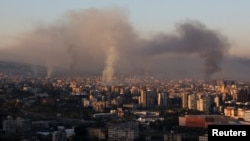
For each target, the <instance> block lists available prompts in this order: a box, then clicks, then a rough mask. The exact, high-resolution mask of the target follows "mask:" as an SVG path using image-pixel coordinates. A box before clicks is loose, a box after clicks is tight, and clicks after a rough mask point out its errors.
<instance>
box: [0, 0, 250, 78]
mask: <svg viewBox="0 0 250 141" xmlns="http://www.w3.org/2000/svg"><path fill="white" fill-rule="evenodd" d="M249 5H250V1H247V0H242V1H235V0H219V1H218V0H212V1H211V0H210V1H201V0H188V1H180V0H179V1H178V0H172V1H170V0H157V1H153V0H79V1H69V0H53V1H50V0H43V1H38V0H36V1H35V0H23V1H14V0H8V1H3V0H2V1H0V20H1V22H0V49H1V48H2V49H6V48H7V51H6V50H4V51H6V52H4V53H2V54H1V53H0V55H1V56H0V59H2V58H4V59H5V60H6V58H7V59H10V60H15V59H16V58H15V59H13V58H11V57H10V56H8V53H10V52H11V51H12V52H13V50H11V49H10V48H14V49H15V47H18V48H19V49H20V47H23V48H24V50H25V52H22V51H21V50H18V48H16V49H15V50H17V51H16V52H15V51H14V52H15V53H14V54H13V55H16V56H17V58H18V57H19V58H18V59H23V60H25V61H26V62H27V61H29V60H32V59H30V58H28V57H27V58H26V57H25V56H29V57H31V58H32V57H33V58H34V56H39V55H40V54H39V53H42V52H43V53H45V54H51V55H50V56H53V55H55V54H58V56H59V57H58V58H60V55H61V57H64V54H63V51H61V52H58V50H57V49H58V48H57V47H58V46H67V47H64V48H63V49H65V50H66V51H67V53H68V59H67V60H66V61H68V63H69V66H70V67H72V66H73V65H76V64H72V62H77V64H78V65H79V63H80V62H83V63H84V61H82V60H86V58H88V57H91V55H96V56H98V57H99V58H98V57H96V58H93V60H92V61H93V62H95V61H96V62H95V63H96V64H99V65H98V66H99V67H100V68H99V69H104V70H103V73H105V71H108V72H112V73H115V72H116V71H117V70H119V71H121V70H123V69H124V68H123V67H124V66H126V65H128V64H129V66H130V67H131V68H136V69H139V70H140V69H142V68H139V67H138V64H134V65H131V64H130V63H129V62H128V61H123V60H122V59H121V57H117V55H119V56H120V55H121V54H120V53H121V52H126V51H127V53H128V54H129V55H131V54H132V49H130V48H128V47H127V46H137V47H138V48H135V49H133V50H135V51H133V52H136V51H137V52H136V53H141V54H140V55H138V56H140V57H138V58H133V59H135V60H136V61H138V60H140V59H141V60H143V61H145V58H146V57H144V56H145V55H152V58H153V59H152V58H151V59H150V61H149V62H151V63H152V64H154V63H156V62H158V63H159V62H161V63H162V62H166V64H165V65H163V66H153V65H152V64H144V65H145V66H144V68H143V70H144V71H145V70H147V68H150V67H151V66H153V67H154V68H159V69H160V67H162V68H165V69H166V68H168V69H169V64H168V63H170V62H173V60H174V59H175V58H174V57H172V58H171V57H170V58H169V57H168V58H167V59H166V58H164V57H163V56H162V55H160V54H161V52H167V53H169V52H170V53H169V54H171V55H172V54H178V55H179V54H188V53H191V54H193V53H194V54H196V53H197V54H198V55H199V56H200V57H201V58H202V59H204V60H205V63H204V64H205V66H206V67H205V68H203V69H201V67H199V65H194V64H193V65H191V66H192V67H193V68H197V70H199V72H202V70H203V71H204V69H205V73H215V72H218V71H219V70H222V72H224V74H231V73H232V72H233V71H235V70H234V69H235V68H233V67H232V61H231V63H229V62H230V61H229V62H226V63H225V64H228V65H226V66H224V67H223V68H221V67H220V66H219V64H218V63H220V62H221V61H222V60H223V58H224V55H225V54H224V52H226V51H225V50H226V48H227V47H226V46H227V45H226V44H227V43H228V44H230V47H228V48H229V49H228V52H229V54H231V55H233V56H237V57H242V58H243V59H242V58H241V59H238V58H237V59H236V60H241V61H240V62H241V63H244V64H245V65H246V64H248V58H247V57H248V56H249V55H250V54H249V53H250V48H249V44H250V42H249V39H248V37H249V36H250V27H249V25H250V20H249V18H248V17H249V13H250V8H249ZM93 8H94V9H114V8H115V9H116V10H111V11H109V10H104V11H103V14H101V13H102V10H101V11H95V12H93V11H91V10H89V9H93ZM117 9H121V10H117ZM77 11H80V12H79V13H77ZM92 12H93V13H95V14H93V13H92ZM119 12H122V14H121V13H119ZM90 13H91V14H90ZM113 13H117V14H113ZM92 16H93V18H91V17H92ZM65 17H66V18H65ZM81 17H84V18H85V19H84V20H82V19H81ZM86 19H89V20H86ZM106 20H109V21H112V22H107V21H106ZM86 21H88V22H86ZM186 21H188V22H187V23H185V22H186ZM190 21H191V22H190ZM98 22H99V23H98ZM102 22H104V23H103V24H102ZM64 24H65V25H64ZM80 24H81V25H80ZM92 26H95V27H98V28H96V30H94V31H89V28H93V27H92ZM79 30H82V31H83V32H79ZM104 30H105V34H103V35H98V34H97V33H99V31H104ZM115 30H120V31H123V33H122V34H121V33H117V32H116V31H115ZM114 31H115V32H114ZM57 32H60V34H57ZM38 33H39V34H38ZM173 33H174V34H173ZM61 34H62V35H63V36H61ZM193 34H194V35H193ZM196 34H197V35H196ZM86 35H89V36H88V37H87V36H86ZM94 35H95V36H94ZM96 35H97V36H96ZM199 35H200V36H201V41H200V42H197V43H196V44H190V45H187V46H188V48H189V47H190V48H189V49H191V51H187V50H185V49H184V50H183V49H181V47H182V46H184V45H183V44H185V45H186V44H187V43H189V42H190V41H192V40H193V39H192V38H190V37H196V36H197V37H199ZM221 35H222V37H223V39H222V38H221ZM107 36H108V37H107ZM82 37H84V38H85V40H86V41H85V40H83V41H81V40H82ZM91 37H93V38H96V40H98V41H100V42H102V43H103V44H106V45H108V46H116V45H119V46H121V47H119V48H116V47H109V48H105V47H103V50H108V51H106V56H105V55H103V56H102V55H100V54H97V53H96V51H97V50H98V51H100V48H101V47H96V46H100V45H99V44H97V43H94V42H91V41H90V40H92V38H91ZM113 37H115V39H113ZM144 37H146V38H145V39H143V41H142V40H140V38H144ZM205 37H206V38H205ZM207 37H210V38H209V39H207ZM224 37H225V38H226V41H224ZM87 38H89V40H87ZM110 38H112V39H110ZM49 39H54V40H53V42H52V41H49ZM65 39H69V40H68V41H65ZM104 40H105V41H104ZM121 40H122V41H121ZM73 42H74V43H73ZM128 42H129V43H128ZM211 42H212V43H211ZM41 44H43V45H41ZM65 44H67V45H65ZM103 44H102V45H103ZM207 44H209V45H210V44H211V45H213V46H215V47H214V48H212V49H211V50H207V51H204V52H203V50H206V49H207V48H206V47H201V46H206V45H207ZM45 45H48V46H57V47H54V48H53V49H54V50H56V51H54V54H53V49H51V51H49V52H46V51H47V50H46V49H48V48H46V47H44V46H45ZM34 46H38V47H37V48H38V49H37V50H39V51H38V52H37V54H36V53H34V54H32V53H33V52H35V51H33V52H32V53H31V52H29V51H28V50H32V49H31V47H34ZM79 46H85V47H82V48H81V49H79V48H80V47H79ZM86 46H92V49H89V48H87V49H89V52H88V53H86V55H85V58H84V57H80V55H77V53H79V52H78V51H86ZM141 46H146V47H145V48H144V49H143V51H142V50H141V49H140V47H141ZM149 46H156V47H155V48H150V47H149ZM163 46H164V47H165V46H166V47H165V48H163ZM175 46H176V47H177V48H174V47H175ZM122 47H123V48H126V49H121V48H122ZM216 47H218V48H216ZM41 48H44V49H43V50H42V49H41ZM93 48H94V49H93ZM8 49H9V50H8ZM61 49H62V48H61ZM194 49H196V50H194ZM103 50H102V51H103ZM124 50H125V51H124ZM18 51H19V52H20V54H18V53H19V52H18ZM215 51H216V52H217V51H218V52H219V53H217V54H216V53H215V57H214V58H216V59H218V62H215V60H213V59H214V58H212V57H211V56H210V54H213V53H214V52H215ZM2 52H3V51H2ZM91 53H92V54H91ZM111 54H116V55H111ZM4 55H5V56H4ZM88 55H89V56H88ZM134 55H135V54H134ZM131 56H132V55H131ZM122 57H128V56H125V55H124V56H122ZM165 57H166V56H165ZM128 58H129V59H131V57H128ZM162 58H164V59H162ZM45 59H48V60H46V61H44V60H41V59H37V60H35V59H34V62H29V63H37V62H39V63H40V64H41V63H42V64H46V65H47V66H48V67H49V68H50V67H51V66H53V67H54V65H55V64H56V65H58V64H60V59H58V61H55V63H52V64H48V62H50V60H51V59H52V58H50V57H46V58H45ZM157 59H159V60H157ZM189 59H190V60H189ZM55 60H56V59H55ZM79 60H81V61H79ZM98 60H105V61H104V62H103V63H100V62H99V61H98ZM114 60H119V61H120V62H119V61H118V62H114ZM141 60H140V61H138V62H137V63H140V64H141V63H142V62H143V61H141ZM183 60H185V61H186V60H189V61H190V62H192V61H193V58H192V57H190V56H189V57H188V59H187V58H184V59H183ZM32 61H33V60H32ZM130 61H131V60H130ZM154 61H155V62H154ZM178 61H179V62H178ZM178 61H177V62H178V64H174V65H175V67H176V68H179V67H183V66H184V68H189V67H190V66H187V65H186V62H185V61H180V60H178ZM110 62H111V63H110ZM85 63H86V62H85ZM197 63H198V64H199V61H198V62H197ZM234 63H235V62H234ZM100 64H102V65H103V66H102V65H100ZM117 64H119V65H120V66H119V65H117ZM121 64H123V67H121ZM125 64H126V65H125ZM92 65H93V64H89V66H88V68H89V70H95V69H98V67H95V66H94V65H93V66H92ZM234 65H235V64H234ZM197 66H198V67H197ZM202 66H204V65H202ZM236 66H237V65H236ZM239 66H240V64H239ZM74 67H76V66H74ZM237 67H238V66H237ZM244 67H246V66H244ZM105 68H106V70H105ZM110 68H113V69H115V68H116V69H115V70H112V69H110ZM117 68H119V69H117ZM225 68H226V69H227V71H225ZM247 69H248V68H247ZM132 70H133V69H132ZM127 71H131V70H127ZM178 71H179V72H180V74H181V73H183V69H178ZM178 71H177V72H178ZM174 72H176V70H175V69H173V70H172V71H170V72H169V73H174ZM187 72H191V73H190V75H191V74H192V75H193V74H195V73H196V72H195V71H194V72H193V71H192V70H187ZM244 72H247V71H246V70H244ZM234 75H235V76H237V74H234ZM106 79H107V78H106Z"/></svg>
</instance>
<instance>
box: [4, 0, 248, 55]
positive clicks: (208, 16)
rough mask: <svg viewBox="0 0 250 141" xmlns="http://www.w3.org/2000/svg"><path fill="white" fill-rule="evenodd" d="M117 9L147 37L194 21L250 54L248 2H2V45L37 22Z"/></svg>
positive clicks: (240, 50)
mask: <svg viewBox="0 0 250 141" xmlns="http://www.w3.org/2000/svg"><path fill="white" fill-rule="evenodd" d="M114 6H118V7H121V8H124V9H125V10H127V12H128V18H129V20H130V21H131V23H132V24H133V26H134V27H135V28H136V30H139V31H143V32H142V33H144V34H146V33H148V32H164V31H166V32H168V31H172V30H174V26H175V23H178V22H180V21H182V20H186V19H191V20H197V21H200V22H202V23H203V24H205V25H206V26H207V27H208V28H211V29H218V30H220V32H221V33H222V34H224V35H226V36H227V37H228V38H229V39H230V41H231V42H232V43H233V45H234V46H233V47H232V49H231V52H233V53H234V54H244V55H247V53H246V52H247V51H249V50H248V48H249V44H250V42H249V39H248V37H249V36H250V27H249V25H250V19H249V15H250V1H247V0H241V1H236V0H210V1H205V0H203V1H202V0H186V1H181V0H179V1H178V0H157V1H156V0H155V1H153V0H75V1H72V0H71V1H70V0H42V1H41V0H40V1H39V0H15V1H14V0H0V19H1V22H0V41H1V42H2V43H4V42H7V41H9V40H8V39H9V37H10V36H14V35H16V34H17V33H18V32H20V31H24V30H27V29H28V28H30V27H31V26H32V24H34V23H36V22H44V23H47V22H49V23H50V22H52V23H53V21H56V20H57V19H59V18H61V17H62V16H63V14H65V13H66V12H67V11H70V10H78V9H87V8H93V7H95V8H104V7H114ZM0 44H1V43H0ZM0 46H1V45H0Z"/></svg>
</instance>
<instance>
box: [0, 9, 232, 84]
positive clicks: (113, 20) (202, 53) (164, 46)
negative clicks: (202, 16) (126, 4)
mask: <svg viewBox="0 0 250 141" xmlns="http://www.w3.org/2000/svg"><path fill="white" fill-rule="evenodd" d="M166 18H167V17H166ZM15 41H18V42H17V44H16V45H15V46H10V47H8V48H5V49H1V51H0V52H1V53H0V59H1V60H10V61H19V62H24V63H29V64H32V65H34V66H35V65H44V66H46V67H47V70H48V77H51V75H52V74H53V71H55V70H69V71H70V72H74V71H85V72H91V73H98V74H101V75H102V76H103V82H104V83H109V82H111V81H112V78H113V76H114V75H115V74H133V73H139V74H143V73H145V72H150V73H165V74H166V75H172V74H173V72H175V73H177V74H175V75H181V73H184V71H183V70H180V69H179V68H178V67H179V66H178V65H180V64H182V65H181V66H185V67H186V68H188V69H191V68H192V69H193V70H185V71H186V72H192V73H197V72H201V70H199V69H200V67H199V66H200V65H202V64H201V63H203V64H204V65H203V66H204V69H203V75H205V77H210V76H211V75H212V74H214V73H216V72H218V71H220V69H221V68H220V62H221V61H222V59H223V57H224V55H225V53H226V51H227V50H228V48H229V43H228V42H227V40H226V39H225V37H223V36H222V35H220V34H219V33H217V32H216V31H214V30H210V29H207V28H206V27H205V26H204V25H203V24H201V23H199V22H196V21H187V22H184V23H180V24H178V25H177V29H176V31H174V32H173V33H164V32H163V33H161V34H158V35H155V36H154V37H152V38H150V39H144V38H142V37H141V36H140V33H137V32H136V31H135V30H134V28H133V26H132V25H131V24H130V22H129V20H128V18H127V15H126V13H125V12H124V11H123V10H121V9H116V8H110V9H87V10H83V11H71V12H69V13H67V14H66V15H65V16H64V17H63V18H62V19H59V20H58V21H57V22H55V23H54V24H48V25H43V24H40V25H36V27H35V28H34V29H32V30H31V31H28V32H26V33H23V34H22V35H20V37H18V38H17V39H15ZM193 56H198V57H199V58H202V59H200V60H202V61H200V62H198V63H197V62H196V61H195V62H196V63H194V62H192V61H190V62H189V63H188V64H187V63H179V64H177V63H178V62H181V61H180V59H183V60H184V62H185V61H186V60H189V59H191V60H192V59H193V58H192V57H193ZM178 59H179V60H178ZM196 59H197V58H196ZM197 66H198V67H197ZM174 67H176V69H178V71H176V70H175V69H173V68H174ZM185 67H184V68H185ZM171 69H172V70H173V71H172V74H171V73H170V70H171Z"/></svg>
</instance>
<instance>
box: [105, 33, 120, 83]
mask: <svg viewBox="0 0 250 141" xmlns="http://www.w3.org/2000/svg"><path fill="white" fill-rule="evenodd" d="M110 41H112V39H111V38H108V43H109V42H110ZM111 44H113V45H110V46H108V50H107V52H106V57H107V58H106V60H105V68H104V70H103V72H102V81H103V83H105V84H107V83H110V82H111V81H112V79H113V76H114V73H115V69H114V67H115V63H116V61H117V58H118V55H117V51H116V46H115V45H114V43H111Z"/></svg>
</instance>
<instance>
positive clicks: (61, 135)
mask: <svg viewBox="0 0 250 141" xmlns="http://www.w3.org/2000/svg"><path fill="white" fill-rule="evenodd" d="M52 141H67V134H66V132H65V129H64V127H61V126H59V127H58V130H57V131H55V132H54V133H53V134H52Z"/></svg>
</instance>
